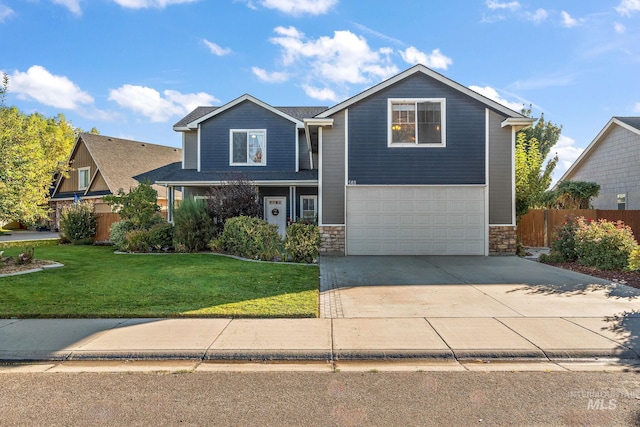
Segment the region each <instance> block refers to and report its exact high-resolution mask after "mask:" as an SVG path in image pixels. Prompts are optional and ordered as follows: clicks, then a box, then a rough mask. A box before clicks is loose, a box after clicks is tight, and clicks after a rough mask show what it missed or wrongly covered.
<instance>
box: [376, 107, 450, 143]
mask: <svg viewBox="0 0 640 427" xmlns="http://www.w3.org/2000/svg"><path fill="white" fill-rule="evenodd" d="M401 102H413V103H419V102H439V103H440V132H441V134H442V142H435V143H434V142H429V143H418V142H392V140H393V131H392V129H391V123H392V122H393V119H392V117H393V113H392V109H391V107H392V106H393V104H397V103H401ZM416 117H417V116H416ZM416 130H417V126H416ZM446 146H447V100H446V98H389V99H388V100H387V147H389V148H406V147H412V148H425V147H426V148H442V147H446Z"/></svg>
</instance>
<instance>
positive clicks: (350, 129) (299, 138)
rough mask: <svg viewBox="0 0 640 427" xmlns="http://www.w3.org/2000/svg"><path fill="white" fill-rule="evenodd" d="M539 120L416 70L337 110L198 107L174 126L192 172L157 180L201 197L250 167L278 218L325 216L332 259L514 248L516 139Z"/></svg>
mask: <svg viewBox="0 0 640 427" xmlns="http://www.w3.org/2000/svg"><path fill="white" fill-rule="evenodd" d="M305 110H306V111H305ZM533 121H534V119H530V118H527V117H525V116H523V115H522V114H519V113H517V112H515V111H513V110H510V109H509V108H506V107H504V106H503V105H501V104H499V103H497V102H494V101H492V100H490V99H488V98H485V97H483V96H482V95H480V94H478V93H476V92H474V91H472V90H470V89H468V88H467V87H464V86H462V85H460V84H458V83H456V82H454V81H452V80H450V79H448V78H446V77H444V76H442V75H441V74H438V73H436V72H434V71H432V70H430V69H428V68H426V67H424V66H422V65H416V66H414V67H412V68H410V69H408V70H406V71H404V72H403V73H401V74H398V75H396V76H394V77H392V78H390V79H388V80H386V81H384V82H382V83H380V84H378V85H376V86H374V87H372V88H370V89H368V90H366V91H364V92H362V93H360V94H358V95H356V96H354V97H352V98H350V99H348V100H346V101H344V102H342V103H340V104H338V105H336V106H334V107H331V108H329V109H325V108H318V109H315V111H314V108H308V107H307V108H301V109H296V108H289V109H285V108H275V107H271V106H269V105H268V104H265V103H263V102H261V101H258V100H257V99H255V98H253V97H251V96H249V95H244V96H242V97H240V98H238V99H236V100H235V101H232V102H230V103H229V104H227V105H225V106H222V107H219V108H215V107H200V108H198V109H196V110H195V111H193V112H192V113H191V114H189V115H188V116H187V117H185V118H184V119H183V120H181V121H180V122H178V123H177V124H176V125H175V126H174V130H176V131H179V132H183V151H184V159H183V169H182V170H181V171H177V172H176V173H175V174H173V175H169V176H168V177H165V178H163V179H162V180H160V181H158V183H159V184H162V185H167V186H168V187H169V188H170V189H171V188H177V187H184V194H185V195H190V194H196V195H202V194H204V192H205V191H206V188H207V187H208V186H210V185H220V184H221V183H223V181H224V173H227V172H229V171H241V172H243V174H244V175H245V176H246V177H247V178H248V179H250V180H252V181H255V182H256V184H257V185H259V187H260V192H261V193H262V195H263V197H264V202H265V218H266V219H267V220H268V221H270V222H275V223H279V225H280V226H281V227H284V223H283V222H281V221H282V219H283V218H274V216H273V215H274V212H276V213H277V214H278V215H281V214H282V211H283V209H279V206H283V207H285V210H286V212H287V216H290V217H301V216H305V215H306V212H305V211H312V212H316V210H317V219H318V225H319V226H320V229H321V235H322V251H323V252H337V253H343V254H346V255H488V254H489V253H494V252H503V253H514V252H515V250H516V238H515V236H516V232H515V227H516V220H515V166H514V162H515V158H514V147H515V134H516V131H517V130H518V129H520V128H522V127H525V126H529V125H531V123H532V122H533ZM252 141H255V142H252ZM311 208H313V209H311ZM278 215H276V216H278ZM278 221H280V222H278ZM281 229H282V228H281Z"/></svg>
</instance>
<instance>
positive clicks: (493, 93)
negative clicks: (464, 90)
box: [469, 86, 523, 111]
mask: <svg viewBox="0 0 640 427" xmlns="http://www.w3.org/2000/svg"><path fill="white" fill-rule="evenodd" d="M469 89H471V90H472V91H474V92H478V93H479V94H480V95H483V96H485V97H487V98H489V99H491V100H493V101H495V102H497V103H498V104H501V105H504V106H505V107H507V108H511V109H512V110H514V111H520V110H522V106H523V104H522V102H515V101H507V100H506V99H504V98H503V97H502V96H501V95H500V94H499V93H498V91H497V90H495V89H494V88H492V87H491V86H485V87H481V86H469Z"/></svg>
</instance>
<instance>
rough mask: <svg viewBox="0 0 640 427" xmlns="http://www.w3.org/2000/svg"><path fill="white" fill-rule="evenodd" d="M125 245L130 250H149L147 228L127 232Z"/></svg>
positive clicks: (149, 240) (149, 242) (150, 247)
mask: <svg viewBox="0 0 640 427" xmlns="http://www.w3.org/2000/svg"><path fill="white" fill-rule="evenodd" d="M127 247H128V248H129V251H131V252H150V251H151V249H152V246H151V236H150V235H149V230H142V229H136V230H131V231H129V232H128V233H127Z"/></svg>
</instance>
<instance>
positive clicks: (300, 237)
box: [284, 222, 320, 263]
mask: <svg viewBox="0 0 640 427" xmlns="http://www.w3.org/2000/svg"><path fill="white" fill-rule="evenodd" d="M284 248H285V250H286V251H287V255H288V256H289V257H291V259H292V260H293V261H294V262H306V263H312V262H314V261H315V260H316V259H317V258H318V251H319V250H320V230H319V228H318V226H317V225H314V224H304V223H301V222H296V223H293V224H291V225H289V226H288V227H287V236H286V238H285V241H284Z"/></svg>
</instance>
